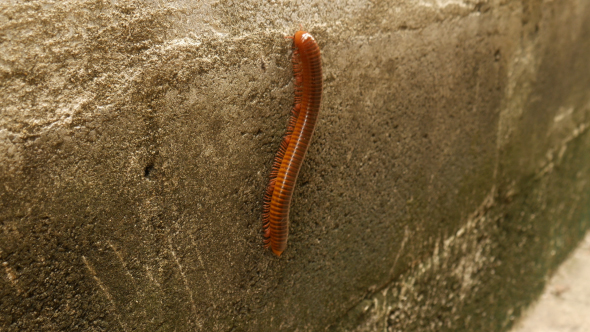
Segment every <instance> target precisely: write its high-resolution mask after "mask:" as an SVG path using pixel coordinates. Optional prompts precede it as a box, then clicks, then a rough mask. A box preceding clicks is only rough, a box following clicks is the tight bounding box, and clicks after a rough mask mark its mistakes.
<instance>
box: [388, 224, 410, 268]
mask: <svg viewBox="0 0 590 332" xmlns="http://www.w3.org/2000/svg"><path fill="white" fill-rule="evenodd" d="M409 238H410V230H409V229H408V227H407V226H406V228H405V230H404V239H403V240H402V245H401V246H400V248H399V250H398V252H397V255H396V256H395V260H394V261H393V266H392V267H391V270H389V275H390V276H393V273H394V272H395V267H396V265H397V261H398V260H399V258H400V256H401V255H402V252H403V251H404V248H405V246H406V242H408V239H409Z"/></svg>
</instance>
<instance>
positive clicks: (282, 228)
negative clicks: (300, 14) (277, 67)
mask: <svg viewBox="0 0 590 332" xmlns="http://www.w3.org/2000/svg"><path fill="white" fill-rule="evenodd" d="M286 38H291V39H293V58H292V62H293V74H294V76H295V103H294V104H295V106H294V107H293V110H292V112H291V117H290V119H289V124H288V126H287V132H286V134H285V136H284V137H283V140H282V142H281V145H280V147H279V151H278V152H277V155H276V157H275V159H274V163H273V166H272V171H271V173H270V181H269V184H268V187H267V189H266V194H265V195H264V205H263V209H262V222H263V229H264V244H265V248H268V247H270V248H271V249H272V251H273V252H274V253H275V254H276V255H277V256H281V254H282V253H283V251H284V250H285V248H287V237H288V235H289V208H290V205H291V198H292V197H293V189H294V187H295V182H296V181H297V175H298V174H299V170H300V169H301V164H302V163H303V159H304V158H305V153H306V152H307V148H308V147H309V143H310V141H311V137H312V135H313V131H314V128H315V124H316V121H317V118H318V113H319V111H320V102H321V99H322V60H321V55H320V48H319V46H318V44H317V43H316V41H315V39H314V38H313V36H312V35H311V34H309V33H308V32H305V31H301V30H300V31H297V32H296V33H295V35H294V36H292V37H286Z"/></svg>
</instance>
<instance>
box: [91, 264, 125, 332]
mask: <svg viewBox="0 0 590 332" xmlns="http://www.w3.org/2000/svg"><path fill="white" fill-rule="evenodd" d="M82 260H83V261H84V264H85V265H86V268H87V269H88V271H90V274H91V275H92V277H93V278H94V280H96V283H97V284H98V287H100V289H101V290H102V291H103V292H104V294H105V296H106V297H107V299H108V300H109V302H111V306H113V313H114V314H115V317H116V318H117V321H118V322H119V325H121V327H122V328H123V331H125V332H128V331H129V329H128V328H127V325H126V324H125V323H124V322H123V320H121V315H119V312H118V311H117V305H116V304H115V300H114V299H113V296H112V295H111V293H110V292H109V289H108V288H107V286H105V284H104V283H103V282H102V281H101V280H100V278H98V275H97V274H96V271H95V270H94V268H93V267H92V266H91V265H90V264H89V263H88V260H86V257H85V256H82Z"/></svg>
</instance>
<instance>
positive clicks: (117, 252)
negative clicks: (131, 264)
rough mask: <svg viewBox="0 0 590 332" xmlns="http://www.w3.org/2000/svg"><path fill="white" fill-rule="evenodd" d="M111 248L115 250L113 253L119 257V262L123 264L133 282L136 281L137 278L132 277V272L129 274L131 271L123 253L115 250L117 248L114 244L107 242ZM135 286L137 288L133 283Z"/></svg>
mask: <svg viewBox="0 0 590 332" xmlns="http://www.w3.org/2000/svg"><path fill="white" fill-rule="evenodd" d="M107 242H108V244H109V246H110V247H111V249H113V251H114V252H115V255H117V258H119V261H120V262H121V264H122V265H123V268H124V269H125V273H126V274H127V275H128V276H129V277H130V278H131V280H133V281H135V278H134V277H133V276H132V275H131V272H129V269H127V264H126V263H125V260H124V259H123V256H122V255H121V253H120V252H119V251H118V250H117V249H116V248H115V246H114V245H113V243H112V242H111V241H107ZM133 285H134V286H135V283H133Z"/></svg>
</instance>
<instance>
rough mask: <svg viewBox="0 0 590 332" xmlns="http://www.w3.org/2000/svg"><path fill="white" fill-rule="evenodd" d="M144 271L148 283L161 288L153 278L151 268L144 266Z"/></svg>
mask: <svg viewBox="0 0 590 332" xmlns="http://www.w3.org/2000/svg"><path fill="white" fill-rule="evenodd" d="M145 271H146V274H147V276H148V278H149V279H150V281H151V282H153V283H154V284H156V286H158V287H161V286H160V283H159V282H158V280H157V279H156V278H155V277H154V274H153V273H152V268H151V267H150V266H149V265H146V266H145Z"/></svg>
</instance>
